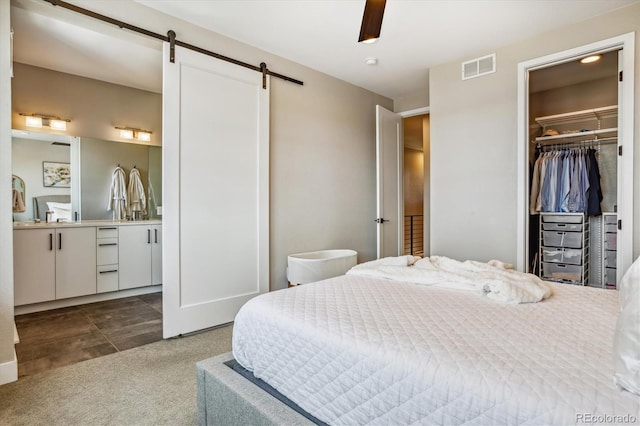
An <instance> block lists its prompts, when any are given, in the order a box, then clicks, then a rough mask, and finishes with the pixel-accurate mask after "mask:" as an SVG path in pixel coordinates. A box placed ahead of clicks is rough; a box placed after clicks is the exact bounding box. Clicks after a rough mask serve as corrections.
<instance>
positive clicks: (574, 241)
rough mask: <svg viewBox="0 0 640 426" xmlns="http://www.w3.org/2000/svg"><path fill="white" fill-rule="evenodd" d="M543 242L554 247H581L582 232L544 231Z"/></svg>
mask: <svg viewBox="0 0 640 426" xmlns="http://www.w3.org/2000/svg"><path fill="white" fill-rule="evenodd" d="M542 244H543V245H544V246H553V247H568V248H581V247H582V233H580V232H555V231H543V232H542Z"/></svg>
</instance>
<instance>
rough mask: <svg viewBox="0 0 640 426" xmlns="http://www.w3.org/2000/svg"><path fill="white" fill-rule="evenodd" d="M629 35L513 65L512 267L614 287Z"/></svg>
mask: <svg viewBox="0 0 640 426" xmlns="http://www.w3.org/2000/svg"><path fill="white" fill-rule="evenodd" d="M629 40H631V42H632V41H633V37H630V38H629V36H621V37H617V38H614V39H609V40H605V41H602V42H599V43H595V44H592V45H589V46H583V47H581V48H577V49H573V50H571V51H566V52H561V53H558V54H554V55H550V56H547V57H544V58H538V59H535V60H532V61H528V62H526V63H521V64H520V65H519V75H520V79H521V80H520V82H519V83H520V85H519V101H520V102H519V111H518V113H519V118H520V120H519V123H518V124H519V136H520V137H519V141H520V143H519V145H518V153H519V187H518V193H519V197H518V211H519V217H518V220H519V226H518V228H519V235H518V237H519V239H518V268H519V269H520V270H524V271H527V272H532V273H535V274H537V275H539V276H541V277H542V278H543V279H548V280H551V281H557V282H563V283H570V284H578V285H588V286H592V287H599V288H616V284H617V282H618V281H619V279H620V276H621V275H622V274H621V273H620V274H618V271H624V270H626V268H627V267H628V266H629V265H630V264H631V259H632V236H633V233H632V229H633V187H632V185H633V167H632V166H633V163H632V161H633V153H632V152H631V151H632V150H633V146H632V145H633V144H632V132H633V125H632V119H631V120H629V118H628V117H629V116H630V117H632V114H633V100H632V94H633V74H632V71H625V70H628V69H629V67H632V65H633V52H632V51H631V50H632V49H628V48H627V49H626V50H625V49H624V48H625V45H627V46H628V44H626V43H629ZM588 57H594V58H595V60H593V61H592V62H589V61H585V60H584V59H585V58H588ZM621 71H624V73H623V72H621ZM622 75H624V77H625V80H622V78H621V76H622ZM625 126H626V127H625ZM623 146H624V155H620V153H621V152H622V147H623ZM622 230H624V232H622Z"/></svg>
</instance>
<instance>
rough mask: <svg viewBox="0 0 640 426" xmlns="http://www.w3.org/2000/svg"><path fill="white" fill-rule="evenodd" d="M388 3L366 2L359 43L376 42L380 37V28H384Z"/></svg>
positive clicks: (375, 0)
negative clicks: (383, 19) (385, 8)
mask: <svg viewBox="0 0 640 426" xmlns="http://www.w3.org/2000/svg"><path fill="white" fill-rule="evenodd" d="M386 3H387V1H386V0H366V2H365V4H364V15H363V16H362V26H361V27H360V38H359V39H358V42H361V41H365V42H366V41H367V40H376V39H377V38H378V37H380V28H381V27H382V17H383V15H384V6H385V5H386Z"/></svg>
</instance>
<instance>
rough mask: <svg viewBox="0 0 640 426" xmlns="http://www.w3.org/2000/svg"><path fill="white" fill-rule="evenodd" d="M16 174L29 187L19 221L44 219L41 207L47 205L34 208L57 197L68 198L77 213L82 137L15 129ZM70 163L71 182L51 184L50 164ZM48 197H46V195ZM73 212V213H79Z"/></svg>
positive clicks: (13, 157)
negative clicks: (39, 202) (80, 138)
mask: <svg viewBox="0 0 640 426" xmlns="http://www.w3.org/2000/svg"><path fill="white" fill-rule="evenodd" d="M11 140H12V142H11V147H12V148H11V163H12V173H13V174H14V175H15V176H19V177H20V178H21V179H22V181H23V183H24V186H25V187H26V186H29V193H26V192H25V194H24V198H23V202H24V210H22V211H14V214H13V219H14V221H16V222H26V221H32V220H34V219H35V218H40V219H42V215H40V214H39V212H40V210H44V211H46V206H39V207H34V206H35V205H36V204H37V203H36V202H34V199H35V200H36V201H37V200H40V199H45V198H46V197H51V196H54V197H56V198H58V199H62V198H64V199H66V200H68V201H66V202H70V203H71V209H72V210H71V211H72V212H73V213H76V212H78V211H79V210H78V209H79V196H78V189H79V176H78V164H79V163H78V161H79V142H78V138H74V137H72V136H67V135H54V134H48V133H40V132H32V131H22V130H13V131H12V138H11ZM52 163H53V164H68V165H69V166H68V171H69V172H70V174H71V178H70V181H71V183H70V184H69V185H67V184H66V182H65V185H51V184H50V182H49V181H48V180H47V179H46V176H47V173H48V172H50V170H49V168H48V167H47V165H50V164H52ZM43 197H45V198H43ZM40 207H41V208H40ZM73 213H72V216H75V215H74V214H73Z"/></svg>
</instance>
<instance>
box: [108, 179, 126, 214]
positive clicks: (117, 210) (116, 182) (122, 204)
mask: <svg viewBox="0 0 640 426" xmlns="http://www.w3.org/2000/svg"><path fill="white" fill-rule="evenodd" d="M124 177H125V175H124V170H122V168H121V167H116V169H115V170H114V171H113V176H112V177H111V189H110V190H109V205H108V206H107V210H113V220H120V219H124V218H125V216H126V215H127V186H126V185H125V183H124Z"/></svg>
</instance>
